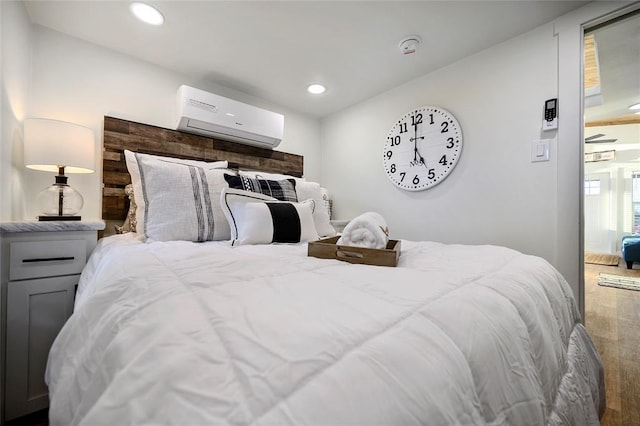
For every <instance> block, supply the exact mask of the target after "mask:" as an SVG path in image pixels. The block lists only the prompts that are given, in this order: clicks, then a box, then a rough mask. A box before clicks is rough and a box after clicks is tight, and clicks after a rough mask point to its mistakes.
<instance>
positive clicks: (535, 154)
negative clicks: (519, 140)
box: [531, 139, 551, 163]
mask: <svg viewBox="0 0 640 426" xmlns="http://www.w3.org/2000/svg"><path fill="white" fill-rule="evenodd" d="M550 142H551V139H540V140H534V141H531V162H532V163H537V162H539V161H549V146H550V145H551V143H550Z"/></svg>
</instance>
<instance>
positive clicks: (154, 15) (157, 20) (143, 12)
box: [129, 2, 164, 25]
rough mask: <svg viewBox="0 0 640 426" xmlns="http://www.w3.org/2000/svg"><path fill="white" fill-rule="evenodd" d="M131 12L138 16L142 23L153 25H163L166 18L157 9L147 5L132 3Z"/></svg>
mask: <svg viewBox="0 0 640 426" xmlns="http://www.w3.org/2000/svg"><path fill="white" fill-rule="evenodd" d="M129 7H130V8H131V12H132V13H133V14H134V15H136V18H138V19H139V20H141V21H142V22H146V23H147V24H151V25H162V24H163V23H164V16H163V15H162V12H160V11H159V10H158V9H156V8H155V7H153V6H151V5H148V4H146V3H140V2H133V3H131V6H129Z"/></svg>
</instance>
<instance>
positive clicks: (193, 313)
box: [47, 235, 604, 425]
mask: <svg viewBox="0 0 640 426" xmlns="http://www.w3.org/2000/svg"><path fill="white" fill-rule="evenodd" d="M602 381H603V375H602V367H601V363H600V359H599V357H598V355H597V352H596V351H595V349H594V347H593V345H592V343H591V340H590V338H589V337H588V335H587V333H586V331H585V329H584V327H583V326H582V325H581V324H580V323H579V318H578V313H577V310H576V306H575V301H574V299H573V297H572V295H571V291H570V289H569V286H568V285H567V283H566V282H565V281H564V279H563V278H562V277H561V276H560V275H559V274H558V273H557V272H556V271H555V270H554V269H553V268H552V267H551V266H550V265H549V264H548V263H547V262H546V261H544V260H542V259H540V258H537V257H533V256H526V255H522V254H520V253H518V252H516V251H513V250H510V249H506V248H501V247H494V246H461V245H442V244H437V243H432V242H421V243H414V242H409V241H403V242H402V255H401V256H400V263H399V265H398V267H397V268H385V267H373V266H363V265H352V264H349V263H344V262H340V261H335V260H321V259H316V258H310V257H307V256H306V244H300V245H277V246H239V247H230V246H229V243H228V242H207V243H189V242H166V243H163V242H156V243H152V244H144V243H140V242H139V241H136V240H135V239H133V238H130V237H128V236H127V235H121V236H114V237H109V238H106V239H103V240H102V241H101V242H100V244H99V245H98V248H97V249H96V251H95V252H94V254H93V255H92V257H91V259H90V261H89V264H88V266H87V268H86V269H85V271H84V272H83V275H82V278H81V282H80V286H79V288H78V295H77V299H76V307H75V312H74V314H73V316H72V317H71V318H70V320H69V321H68V322H67V324H66V325H65V327H64V328H63V330H62V331H61V333H60V335H59V336H58V338H57V339H56V341H55V343H54V344H53V347H52V349H51V353H50V355H49V364H48V368H47V382H48V384H49V388H50V397H51V406H50V407H51V408H50V413H49V415H50V422H51V424H52V425H68V424H87V425H98V424H109V425H115V424H118V425H125V424H136V425H138V424H179V425H210V424H234V425H235V424H271V425H304V424H319V425H337V424H351V425H353V424H367V425H371V424H392V425H410V424H428V425H450V424H463V425H471V424H474V425H475V424H478V425H479V424H505V425H545V424H558V425H559V424H576V425H589V424H598V413H599V411H601V410H602V409H603V408H604V389H603V387H602Z"/></svg>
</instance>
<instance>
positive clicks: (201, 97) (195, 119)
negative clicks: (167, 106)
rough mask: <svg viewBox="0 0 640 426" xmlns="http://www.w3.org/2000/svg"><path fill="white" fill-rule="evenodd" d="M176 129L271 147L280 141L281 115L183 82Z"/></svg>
mask: <svg viewBox="0 0 640 426" xmlns="http://www.w3.org/2000/svg"><path fill="white" fill-rule="evenodd" d="M176 129H177V130H182V131H184V132H189V133H196V134H199V135H203V136H208V137H212V138H218V139H224V140H230V141H234V142H239V143H243V144H247V145H253V146H259V147H261V148H269V149H273V148H275V147H276V146H278V144H279V143H280V141H281V140H282V133H283V131H284V116H283V115H282V114H278V113H275V112H271V111H267V110H264V109H262V108H258V107H255V106H252V105H247V104H244V103H242V102H238V101H234V100H232V99H228V98H225V97H222V96H218V95H214V94H213V93H209V92H205V91H204V90H200V89H195V88H193V87H189V86H185V85H182V86H180V88H179V89H178V124H177V126H176Z"/></svg>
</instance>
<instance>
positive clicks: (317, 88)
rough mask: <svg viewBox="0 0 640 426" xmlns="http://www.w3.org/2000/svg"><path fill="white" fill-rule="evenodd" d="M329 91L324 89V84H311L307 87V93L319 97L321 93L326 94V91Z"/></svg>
mask: <svg viewBox="0 0 640 426" xmlns="http://www.w3.org/2000/svg"><path fill="white" fill-rule="evenodd" d="M325 90H327V89H326V87H324V86H323V85H322V84H317V83H314V84H310V85H309V87H307V92H309V93H311V94H312V95H319V94H321V93H324V91H325Z"/></svg>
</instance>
